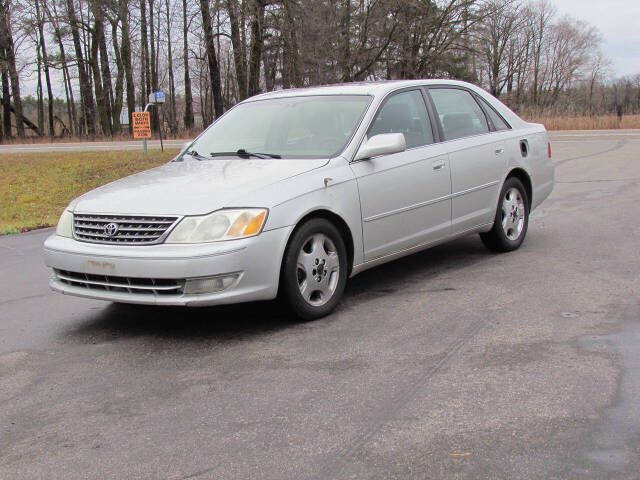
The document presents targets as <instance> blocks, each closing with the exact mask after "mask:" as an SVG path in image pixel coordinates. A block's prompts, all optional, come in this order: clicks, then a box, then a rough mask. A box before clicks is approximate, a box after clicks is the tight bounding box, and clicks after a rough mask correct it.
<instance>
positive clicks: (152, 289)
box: [54, 270, 185, 295]
mask: <svg viewBox="0 0 640 480" xmlns="http://www.w3.org/2000/svg"><path fill="white" fill-rule="evenodd" d="M54 272H55V275H56V278H57V279H58V280H60V281H61V282H63V283H66V284H67V285H71V286H73V287H82V288H86V289H89V290H105V291H108V292H123V293H135V294H141V293H144V294H150V293H153V294H155V295H179V294H182V293H183V292H184V283H185V281H184V280H175V279H166V278H136V277H115V276H111V275H93V274H90V273H78V272H69V271H67V270H54Z"/></svg>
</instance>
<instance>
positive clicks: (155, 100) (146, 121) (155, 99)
mask: <svg viewBox="0 0 640 480" xmlns="http://www.w3.org/2000/svg"><path fill="white" fill-rule="evenodd" d="M163 103H164V92H163V91H162V90H158V91H157V92H153V93H150V94H149V103H147V105H145V107H144V110H143V111H142V112H131V122H132V124H133V126H132V128H133V138H142V146H143V149H144V154H145V155H146V154H147V138H151V114H150V113H149V111H148V110H149V107H153V106H157V105H162V104H163ZM160 148H161V149H162V151H163V152H164V145H163V144H162V126H160Z"/></svg>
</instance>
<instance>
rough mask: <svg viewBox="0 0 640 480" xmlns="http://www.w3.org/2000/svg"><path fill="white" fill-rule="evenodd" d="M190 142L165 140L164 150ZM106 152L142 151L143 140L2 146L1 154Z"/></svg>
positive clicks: (154, 145) (153, 143)
mask: <svg viewBox="0 0 640 480" xmlns="http://www.w3.org/2000/svg"><path fill="white" fill-rule="evenodd" d="M187 141H188V140H164V148H168V149H176V148H178V149H179V148H182V145H183V144H184V143H185V142H187ZM147 148H148V149H150V150H153V149H155V150H159V149H160V140H148V141H147ZM104 150H142V140H127V141H118V142H68V143H63V142H60V143H28V144H27V143H25V144H19V143H18V144H7V145H0V154H3V153H30V152H92V151H104Z"/></svg>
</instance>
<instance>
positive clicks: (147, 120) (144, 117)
mask: <svg viewBox="0 0 640 480" xmlns="http://www.w3.org/2000/svg"><path fill="white" fill-rule="evenodd" d="M131 120H132V124H133V138H151V116H150V114H149V112H133V113H131Z"/></svg>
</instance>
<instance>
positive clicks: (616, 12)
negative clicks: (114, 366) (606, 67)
mask: <svg viewBox="0 0 640 480" xmlns="http://www.w3.org/2000/svg"><path fill="white" fill-rule="evenodd" d="M551 3H553V4H554V5H555V6H556V8H557V9H558V15H559V16H561V15H565V14H566V15H570V16H572V17H574V18H577V19H579V20H584V21H585V22H587V23H589V24H590V25H593V26H594V27H596V28H597V29H598V30H599V31H600V33H601V34H602V40H603V41H602V51H603V52H604V54H605V56H606V57H608V58H609V59H611V61H612V66H611V72H610V74H611V76H613V77H620V76H623V75H635V74H640V0H551Z"/></svg>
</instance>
